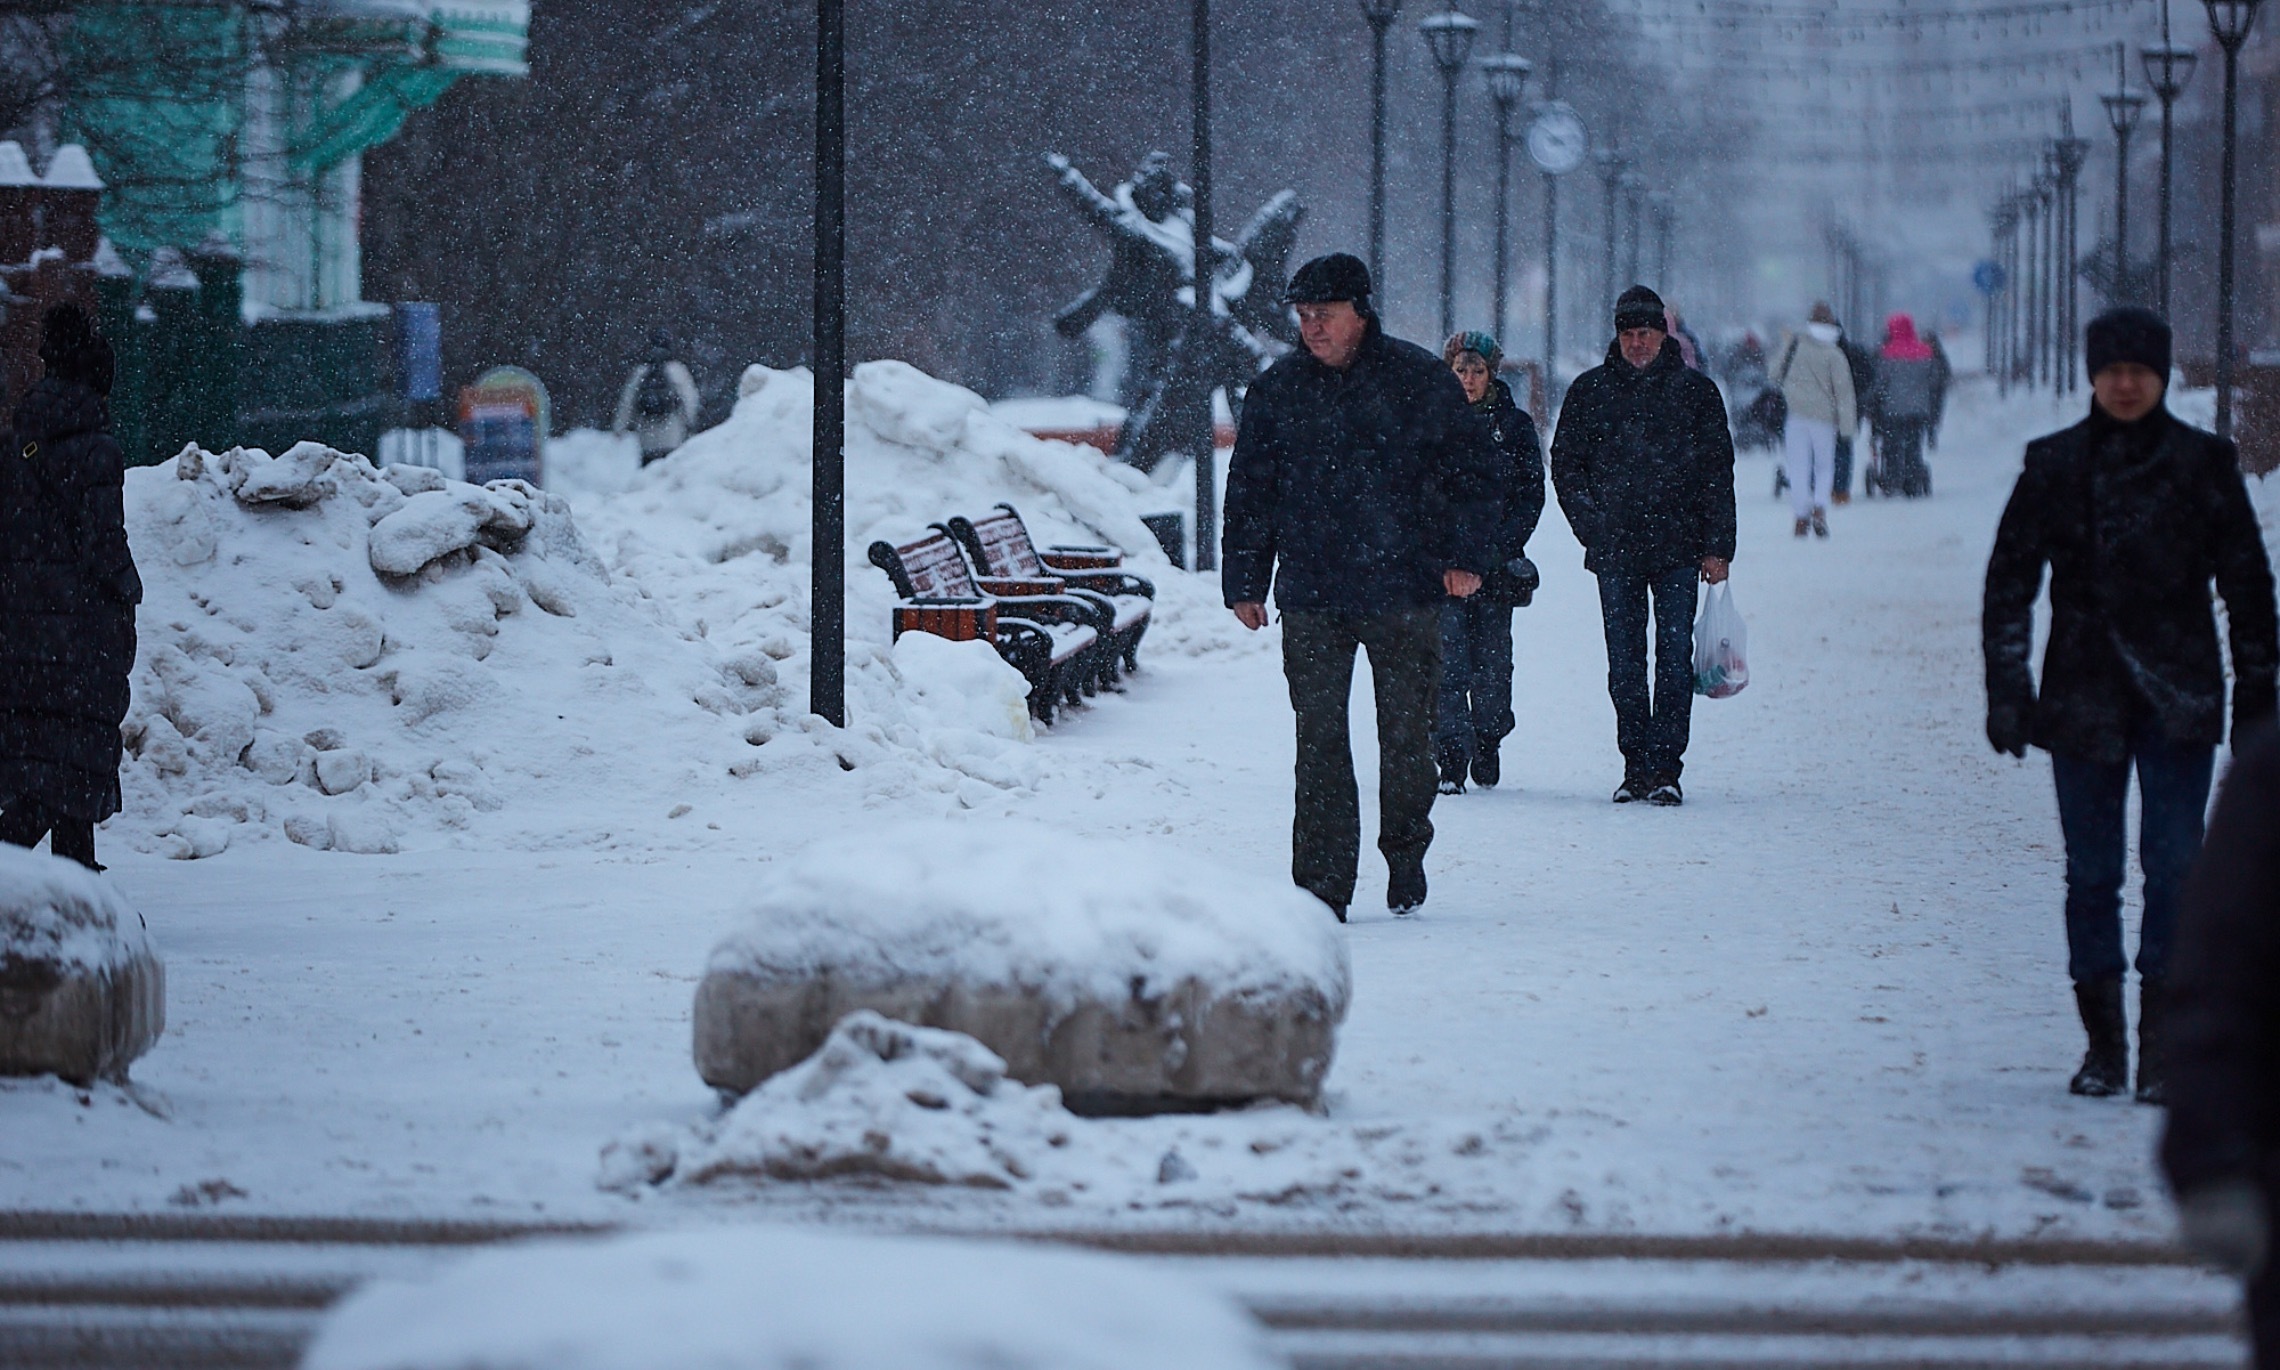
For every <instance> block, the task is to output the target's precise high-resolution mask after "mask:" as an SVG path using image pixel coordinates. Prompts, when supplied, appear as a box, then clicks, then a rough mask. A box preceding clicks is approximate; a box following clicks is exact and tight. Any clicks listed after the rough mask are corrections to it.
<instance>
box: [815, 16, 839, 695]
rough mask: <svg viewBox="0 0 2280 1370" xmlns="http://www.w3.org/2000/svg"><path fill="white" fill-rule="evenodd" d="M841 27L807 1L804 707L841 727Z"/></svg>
mask: <svg viewBox="0 0 2280 1370" xmlns="http://www.w3.org/2000/svg"><path fill="white" fill-rule="evenodd" d="M846 93H847V25H846V14H845V11H844V9H843V7H842V0H816V30H815V206H814V219H815V282H814V286H815V296H814V310H815V313H814V318H813V326H814V330H815V332H814V340H813V341H814V348H815V408H814V411H813V413H812V414H811V416H810V420H809V423H810V429H809V435H810V437H811V438H812V439H813V440H814V443H813V453H812V455H811V457H810V458H809V494H810V496H811V499H812V503H813V506H814V509H813V517H812V519H811V521H810V526H809V534H810V538H809V551H808V560H809V565H808V576H809V581H808V712H810V713H813V714H816V715H819V716H821V717H823V718H826V719H829V720H830V721H831V724H832V726H834V727H840V728H844V727H846V726H847V554H846V547H847V482H846V476H847V468H846V448H847V409H846V400H847V101H846Z"/></svg>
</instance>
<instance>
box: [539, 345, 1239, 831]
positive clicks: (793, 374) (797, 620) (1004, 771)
mask: <svg viewBox="0 0 2280 1370" xmlns="http://www.w3.org/2000/svg"><path fill="white" fill-rule="evenodd" d="M739 390H740V397H739V399H738V400H737V404H736V408H735V410H734V412H733V413H731V414H730V416H729V417H728V419H727V420H726V421H724V422H723V423H722V424H721V425H720V426H718V427H716V428H712V429H708V430H707V431H705V432H702V433H699V434H696V435H695V436H693V437H691V438H690V439H689V440H688V441H687V442H686V443H684V444H683V445H682V446H681V447H680V448H679V449H678V450H677V451H675V452H674V453H673V455H672V456H670V457H667V458H666V459H664V460H663V461H659V462H656V463H654V464H652V465H650V466H648V467H646V468H643V469H641V470H640V471H638V472H637V473H635V474H633V475H632V476H631V478H630V480H628V481H626V482H625V488H624V492H623V493H622V494H620V493H616V490H617V488H618V485H619V478H618V477H617V476H616V475H612V476H611V477H609V478H608V479H606V480H597V482H596V484H597V486H598V487H599V489H598V490H597V492H596V493H588V494H574V495H573V499H574V500H575V501H576V507H577V510H578V518H579V524H580V526H581V527H582V528H584V529H585V530H586V533H587V535H588V537H589V538H590V539H591V541H592V542H593V545H594V546H595V547H596V548H597V549H599V550H600V551H601V553H602V555H603V556H604V558H605V559H606V560H607V561H608V562H609V564H610V565H611V567H612V568H613V569H614V570H616V571H617V572H618V573H620V574H621V575H623V576H625V577H627V578H628V579H630V580H631V581H632V582H634V583H635V584H638V585H639V586H641V587H642V589H643V590H644V592H646V593H648V594H650V595H653V596H654V597H656V598H657V599H658V600H659V601H660V602H662V603H665V604H668V605H670V606H672V608H673V609H674V611H675V612H676V613H677V614H678V615H679V616H680V617H681V618H682V620H683V621H685V622H686V623H688V624H690V625H691V626H692V627H693V629H694V630H695V631H696V632H698V633H699V634H701V635H702V636H704V637H705V638H706V639H707V640H708V641H711V642H713V643H715V644H718V645H720V646H722V647H723V648H725V649H728V650H731V651H738V652H749V651H755V650H756V651H760V652H763V653H765V654H767V655H768V656H770V657H772V658H774V659H775V660H777V661H778V662H780V663H782V664H783V676H784V682H785V684H786V685H787V686H788V687H790V688H792V689H793V690H794V691H796V692H804V690H805V688H806V680H807V674H808V666H807V644H808V608H809V600H808V595H809V570H808V566H809V557H810V551H811V547H812V528H811V521H812V509H813V505H812V502H811V499H810V493H811V489H812V485H811V482H812V476H813V472H812V454H813V450H814V449H813V432H812V425H813V414H812V410H813V406H814V402H815V386H814V380H813V377H812V376H811V375H810V374H809V373H808V372H807V371H806V370H805V369H804V368H803V369H797V370H791V371H774V370H770V369H768V368H766V367H760V366H755V367H752V368H750V369H749V370H747V371H746V372H745V375H744V378H743V381H742V382H741V384H740V387H739ZM596 445H597V444H595V443H593V442H587V443H584V444H582V446H581V451H583V448H584V447H591V446H596ZM845 453H846V499H847V545H846V548H845V558H846V577H847V635H848V640H849V642H848V691H849V698H850V706H849V712H850V714H851V716H852V718H853V720H854V728H853V734H854V746H855V749H856V752H858V753H861V754H859V755H857V754H851V756H850V759H851V760H852V761H854V762H855V763H856V764H857V765H858V766H869V765H872V764H873V763H874V762H875V761H877V760H880V759H883V758H884V755H885V754H887V753H895V752H900V753H918V754H921V755H927V754H930V753H939V752H940V748H939V747H937V746H934V745H932V744H931V743H930V742H929V740H928V739H927V738H926V737H925V736H924V729H923V728H922V727H920V726H919V725H920V724H921V723H923V722H924V721H925V720H923V719H920V718H915V717H913V716H912V714H911V712H910V711H909V710H908V708H907V707H906V704H907V700H908V697H909V695H910V694H911V693H912V691H911V689H910V688H909V681H908V680H907V679H906V677H905V675H904V674H903V671H902V669H901V666H900V664H899V663H898V662H897V661H896V660H895V659H894V658H892V657H891V656H890V653H889V646H890V639H891V607H892V605H893V603H894V597H895V596H894V588H893V585H892V583H891V582H890V581H889V580H888V578H887V575H886V573H885V572H883V571H881V570H880V569H879V568H877V567H876V566H874V565H872V564H871V562H870V560H869V556H868V548H869V547H870V544H871V543H872V542H874V541H877V540H881V539H884V540H886V541H888V542H892V543H897V544H900V543H904V542H909V541H912V540H915V539H917V538H919V537H923V536H925V534H926V533H927V531H928V527H929V525H931V524H934V523H936V522H940V521H946V520H948V519H949V518H950V517H951V516H953V515H957V514H964V515H966V516H967V517H970V518H971V517H979V516H981V515H983V514H985V513H987V512H988V511H989V510H990V509H991V508H992V507H993V506H995V505H996V504H997V503H998V502H1000V501H1005V502H1008V503H1011V504H1012V505H1013V506H1014V507H1015V508H1017V509H1019V510H1020V511H1021V514H1022V517H1023V519H1024V520H1025V521H1026V522H1027V523H1028V525H1029V529H1030V533H1031V535H1032V536H1033V537H1034V538H1035V539H1036V540H1037V542H1038V543H1039V544H1040V545H1041V546H1042V545H1050V544H1052V543H1057V542H1077V543H1102V542H1106V543H1110V544H1113V545H1115V546H1117V547H1119V548H1122V549H1123V550H1124V552H1125V554H1126V555H1125V560H1126V564H1127V565H1128V566H1129V567H1131V568H1132V569H1134V570H1135V571H1136V572H1137V573H1138V574H1140V575H1143V576H1146V577H1149V578H1150V579H1152V580H1154V582H1155V584H1156V587H1157V592H1158V594H1157V601H1156V610H1155V617H1154V625H1153V626H1152V627H1151V628H1150V630H1149V637H1148V642H1147V644H1146V645H1145V646H1144V647H1143V648H1142V651H1141V662H1142V665H1143V668H1145V666H1146V664H1147V662H1148V661H1149V660H1150V658H1151V657H1152V656H1155V657H1159V658H1160V657H1161V656H1163V655H1166V654H1171V653H1184V654H1196V653H1200V652H1207V651H1219V650H1224V649H1225V648H1226V647H1228V646H1229V645H1231V644H1233V643H1234V642H1235V641H1236V640H1237V639H1238V638H1239V637H1240V636H1242V634H1241V630H1240V629H1239V628H1237V627H1236V625H1235V624H1234V621H1233V619H1232V618H1231V617H1229V616H1228V614H1227V611H1226V609H1225V608H1224V606H1222V605H1221V604H1220V602H1219V594H1218V587H1217V584H1216V580H1215V578H1208V577H1197V576H1191V575H1187V574H1185V573H1182V572H1180V571H1178V570H1176V569H1174V568H1172V567H1171V565H1170V564H1169V563H1168V562H1166V561H1165V560H1164V558H1163V552H1162V550H1161V549H1160V548H1159V547H1158V546H1157V544H1156V540H1155V538H1154V536H1153V535H1152V534H1151V533H1150V532H1149V531H1148V529H1147V526H1146V525H1145V524H1143V523H1142V522H1141V521H1140V519H1141V515H1142V514H1144V513H1150V512H1153V511H1155V510H1157V509H1160V508H1162V507H1163V505H1164V504H1165V502H1166V501H1165V492H1164V491H1163V490H1161V489H1159V488H1158V487H1156V486H1155V485H1154V484H1152V483H1151V482H1150V481H1149V480H1148V478H1147V477H1146V476H1143V475H1142V474H1140V473H1139V472H1138V471H1136V470H1134V469H1132V468H1130V467H1128V466H1124V465H1121V464H1119V463H1117V462H1113V461H1111V460H1109V459H1108V458H1106V457H1105V456H1103V455H1102V454H1101V453H1100V452H1098V451H1096V450H1095V449H1093V448H1090V447H1083V446H1076V445H1072V444H1068V443H1061V442H1047V441H1043V440H1040V439H1038V438H1034V437H1031V436H1030V435H1029V434H1028V433H1026V432H1024V431H1022V430H1021V429H1020V428H1019V427H1017V426H1016V425H1015V424H1013V423H1012V422H1010V421H1008V420H1006V419H1004V418H1001V417H999V416H998V415H996V414H993V413H992V412H991V411H990V408H989V406H988V405H987V404H986V403H984V402H983V400H982V399H981V397H980V396H978V395H976V394H974V393H973V392H972V391H970V390H965V389H961V388H960V387H958V386H955V385H950V384H948V383H946V382H943V381H938V380H935V379H933V378H931V377H929V376H927V375H925V374H924V373H923V372H920V371H918V370H917V369H915V368H913V367H911V366H909V365H907V364H905V363H902V362H894V361H879V362H869V363H866V364H864V365H862V366H859V367H857V368H856V369H855V372H854V375H853V377H852V379H851V381H850V383H849V385H848V392H847V443H846V449H845ZM581 462H582V464H581V465H580V467H579V468H578V469H579V471H580V473H581V474H580V476H579V477H578V478H579V479H590V478H591V477H589V476H587V475H585V474H584V473H585V472H587V471H589V470H592V469H597V468H598V463H592V462H585V461H584V458H583V457H582V458H581ZM935 759H936V760H938V761H940V762H941V763H942V764H944V765H947V766H950V767H951V768H953V769H961V768H962V769H964V770H965V771H966V772H967V773H968V774H969V775H971V776H973V777H974V778H976V779H978V780H981V781H982V782H983V783H984V784H985V785H988V786H995V787H998V788H1005V787H1006V786H1007V785H1008V784H1025V783H1028V782H1027V781H1026V780H1022V779H1020V778H1019V777H1020V775H1021V774H1022V773H1023V772H1024V771H1025V768H1026V767H1027V766H1028V765H1030V764H1033V763H1026V762H1023V761H1019V760H1016V759H1013V758H1011V757H1009V756H1008V755H1007V754H1005V753H1002V752H999V753H992V752H988V751H984V752H982V753H979V754H977V755H974V756H971V757H969V756H967V755H966V754H965V753H963V752H959V753H955V754H952V755H950V756H948V757H942V756H936V758H935ZM877 783H879V784H880V785H881V786H882V788H883V789H884V791H885V792H887V793H890V794H892V793H900V792H904V791H905V790H907V789H909V788H913V787H916V786H918V785H923V784H924V783H927V782H926V781H925V779H924V777H922V776H915V775H907V774H896V773H893V772H891V771H890V772H888V773H887V774H884V775H882V776H880V777H879V778H878V782H877ZM966 797H968V798H973V797H975V796H973V795H971V793H970V792H969V793H968V795H967V796H966Z"/></svg>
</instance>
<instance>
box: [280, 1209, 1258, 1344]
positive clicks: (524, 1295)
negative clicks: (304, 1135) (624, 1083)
mask: <svg viewBox="0 0 2280 1370" xmlns="http://www.w3.org/2000/svg"><path fill="white" fill-rule="evenodd" d="M1280 1364H1282V1361H1281V1360H1280V1358H1279V1357H1277V1356H1276V1355H1275V1354H1274V1353H1273V1352H1272V1350H1271V1349H1270V1348H1269V1346H1268V1344H1267V1342H1266V1338H1265V1334H1264V1333H1263V1331H1262V1330H1261V1329H1260V1327H1259V1326H1258V1324H1256V1323H1255V1322H1253V1321H1252V1320H1251V1319H1250V1318H1249V1317H1248V1316H1246V1315H1245V1314H1244V1313H1243V1311H1242V1310H1241V1309H1240V1308H1238V1307H1237V1306H1236V1305H1235V1304H1234V1303H1233V1302H1232V1300H1230V1299H1229V1298H1227V1297H1226V1296H1224V1295H1220V1294H1217V1293H1213V1292H1211V1291H1208V1290H1205V1289H1204V1288H1202V1287H1201V1286H1200V1285H1197V1284H1194V1283H1191V1282H1189V1281H1188V1280H1187V1279H1185V1278H1182V1277H1181V1276H1179V1275H1178V1274H1176V1273H1175V1272H1172V1271H1168V1270H1164V1269H1161V1268H1159V1267H1157V1266H1155V1265H1151V1264H1148V1263H1145V1262H1142V1261H1139V1260H1135V1259H1132V1258H1130V1257H1120V1256H1109V1255H1104V1254H1101V1253H1097V1252H1087V1251H1071V1250H1068V1249H1065V1248H1059V1247H1044V1246H1016V1245H1013V1244H1011V1243H991V1242H979V1241H954V1240H948V1239H944V1238H918V1237H877V1236H862V1235H855V1234H848V1233H833V1232H819V1231H802V1230H796V1229H791V1228H727V1229H715V1230H709V1231H691V1232H648V1233H641V1234H637V1235H631V1236H619V1237H610V1238H604V1239H598V1240H577V1241H564V1240H556V1241H543V1242H531V1243H524V1244H518V1245H514V1246H505V1247H496V1248H493V1249H490V1250H486V1251H481V1252H478V1253H476V1254H474V1255H471V1256H468V1257H466V1258H465V1259H463V1260H461V1261H459V1262H457V1263H455V1264H453V1265H450V1266H447V1267H445V1268H443V1269H441V1270H440V1271H438V1272H436V1273H434V1274H431V1275H429V1276H427V1277H426V1278H424V1279H419V1280H381V1281H376V1282H374V1283H371V1284H367V1285H365V1286H364V1287H363V1288H361V1289H359V1290H358V1291H357V1292H356V1293H355V1294H353V1295H351V1296H350V1297H349V1298H348V1299H347V1300H345V1301H344V1302H343V1303H342V1304H341V1305H340V1306H339V1307H338V1308H337V1309H336V1310H335V1311H334V1312H333V1313H332V1315H331V1316H330V1318H328V1319H327V1321H326V1323H325V1326H324V1327H323V1329H322V1330H321V1331H320V1332H319V1333H318V1335H317V1339H316V1341H315V1343H314V1344H312V1345H311V1346H310V1347H309V1349H308V1352H307V1354H306V1355H305V1356H304V1358H303V1359H302V1361H301V1366H302V1370H464V1368H465V1367H472V1366H491V1367H502V1368H503V1367H509V1366H551V1367H557V1368H558V1370H700V1367H701V1370H795V1368H799V1370H821V1368H822V1367H855V1366H879V1367H886V1366H892V1367H895V1370H973V1367H977V1366H1053V1367H1056V1370H1266V1368H1267V1367H1270V1366H1277V1365H1280Z"/></svg>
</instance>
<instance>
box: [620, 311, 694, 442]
mask: <svg viewBox="0 0 2280 1370" xmlns="http://www.w3.org/2000/svg"><path fill="white" fill-rule="evenodd" d="M698 407H699V406H698V400H697V382H696V378H695V377H693V376H691V375H690V374H689V368H688V367H686V366H683V365H682V364H681V363H680V362H678V361H676V360H675V359H674V357H673V338H672V335H671V334H669V333H667V332H666V331H665V330H664V329H662V328H660V329H657V330H655V331H653V332H652V333H650V335H649V355H648V356H647V357H646V358H645V359H644V360H643V361H642V363H641V364H640V365H639V366H636V367H635V368H634V369H633V374H632V375H630V376H628V377H626V381H625V388H624V389H623V390H621V391H619V392H618V407H617V419H616V421H615V422H614V423H612V424H611V425H610V431H611V432H612V433H614V434H616V435H618V436H619V437H623V436H625V435H626V434H627V433H628V432H631V433H633V434H634V435H635V436H636V437H638V438H639V439H640V441H641V464H642V465H643V466H647V465H649V464H650V463H651V462H653V461H659V460H662V459H663V458H665V457H668V456H671V455H672V453H673V449H674V448H676V447H679V446H680V445H681V444H682V443H684V442H687V441H688V440H689V430H690V429H692V428H694V427H696V423H697V411H698Z"/></svg>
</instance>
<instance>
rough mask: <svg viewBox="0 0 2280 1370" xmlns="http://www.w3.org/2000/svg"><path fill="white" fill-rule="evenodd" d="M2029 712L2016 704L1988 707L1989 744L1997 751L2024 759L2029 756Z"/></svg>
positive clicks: (1991, 705)
mask: <svg viewBox="0 0 2280 1370" xmlns="http://www.w3.org/2000/svg"><path fill="white" fill-rule="evenodd" d="M2027 741H2028V729H2027V711H2026V710H2025V709H2022V708H2020V707H2019V706H2018V705H2016V704H1990V705H1988V706H1987V742H1988V745H1990V746H1992V747H1993V748H1994V749H1995V750H1996V751H1998V752H2001V753H2003V754H2005V755H2008V756H2015V757H2019V758H2021V759H2024V758H2025V757H2026V754H2027Z"/></svg>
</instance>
